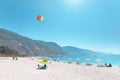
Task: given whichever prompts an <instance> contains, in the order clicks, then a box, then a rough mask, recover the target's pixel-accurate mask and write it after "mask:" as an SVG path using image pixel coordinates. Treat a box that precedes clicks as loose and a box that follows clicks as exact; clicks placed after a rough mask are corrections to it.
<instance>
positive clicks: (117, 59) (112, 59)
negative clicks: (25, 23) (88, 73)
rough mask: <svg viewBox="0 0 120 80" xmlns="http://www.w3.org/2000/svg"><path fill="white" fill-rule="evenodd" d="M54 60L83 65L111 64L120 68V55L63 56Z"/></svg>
mask: <svg viewBox="0 0 120 80" xmlns="http://www.w3.org/2000/svg"><path fill="white" fill-rule="evenodd" d="M52 59H54V60H57V61H63V62H77V61H79V62H81V63H91V64H98V63H99V64H105V63H107V64H109V63H111V64H112V65H113V66H120V55H109V56H104V55H101V56H92V57H88V56H86V57H85V56H62V57H52ZM97 59H99V60H101V61H100V62H96V60H97Z"/></svg>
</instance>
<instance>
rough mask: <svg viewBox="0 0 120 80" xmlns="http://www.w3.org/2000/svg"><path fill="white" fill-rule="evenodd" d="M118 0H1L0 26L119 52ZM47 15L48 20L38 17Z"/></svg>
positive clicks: (63, 42)
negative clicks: (38, 19) (39, 19)
mask: <svg viewBox="0 0 120 80" xmlns="http://www.w3.org/2000/svg"><path fill="white" fill-rule="evenodd" d="M119 3H120V1H119V0H0V28H4V29H7V30H11V31H14V32H16V33H18V34H20V35H23V36H26V37H29V38H32V39H35V40H43V41H50V42H56V43H58V44H59V45H60V46H68V45H70V46H75V47H79V48H84V49H90V50H94V51H101V52H110V53H117V54H120V31H119V30H120V22H119V21H120V5H119ZM37 15H43V16H44V17H45V23H44V24H42V23H41V22H39V21H37V20H36V17H37Z"/></svg>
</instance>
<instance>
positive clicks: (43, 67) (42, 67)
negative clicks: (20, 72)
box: [38, 64, 47, 69]
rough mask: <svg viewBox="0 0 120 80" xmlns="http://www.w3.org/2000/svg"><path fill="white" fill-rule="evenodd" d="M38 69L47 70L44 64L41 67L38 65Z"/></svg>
mask: <svg viewBox="0 0 120 80" xmlns="http://www.w3.org/2000/svg"><path fill="white" fill-rule="evenodd" d="M38 68H39V69H46V68H47V65H46V64H44V65H43V66H40V65H39V64H38Z"/></svg>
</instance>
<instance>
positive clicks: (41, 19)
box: [37, 15, 44, 23]
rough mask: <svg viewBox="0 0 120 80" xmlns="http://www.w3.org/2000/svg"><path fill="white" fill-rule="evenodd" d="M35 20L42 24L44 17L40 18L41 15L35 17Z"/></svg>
mask: <svg viewBox="0 0 120 80" xmlns="http://www.w3.org/2000/svg"><path fill="white" fill-rule="evenodd" d="M37 20H38V21H41V22H42V23H44V17H43V16H41V15H38V16H37Z"/></svg>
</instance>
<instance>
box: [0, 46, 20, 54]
mask: <svg viewBox="0 0 120 80" xmlns="http://www.w3.org/2000/svg"><path fill="white" fill-rule="evenodd" d="M0 56H22V55H20V54H19V53H18V52H17V51H15V50H12V49H9V48H7V47H4V46H1V47H0Z"/></svg>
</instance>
